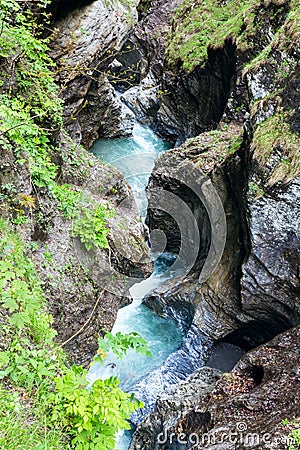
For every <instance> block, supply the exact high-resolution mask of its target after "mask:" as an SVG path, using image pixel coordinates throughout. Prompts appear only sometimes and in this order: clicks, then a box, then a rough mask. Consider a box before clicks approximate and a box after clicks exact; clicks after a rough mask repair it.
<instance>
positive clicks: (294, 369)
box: [131, 327, 300, 450]
mask: <svg viewBox="0 0 300 450" xmlns="http://www.w3.org/2000/svg"><path fill="white" fill-rule="evenodd" d="M299 333H300V329H299V327H296V328H294V329H291V330H289V331H287V332H285V333H283V334H281V335H279V336H277V337H276V338H275V339H273V340H272V341H270V342H269V343H268V344H265V345H262V346H260V347H258V348H257V349H255V350H253V351H251V352H249V353H247V354H246V355H244V356H243V357H242V359H241V360H240V361H239V362H238V363H237V365H236V366H235V368H234V369H233V371H231V372H230V373H224V374H223V375H222V377H221V379H220V380H219V381H218V382H217V385H216V386H215V388H214V389H213V390H212V391H211V386H212V384H213V380H212V379H211V378H208V381H209V386H208V389H209V391H210V392H209V393H208V394H207V395H204V396H203V393H205V390H204V391H203V385H202V381H200V380H199V376H200V379H201V376H202V374H205V373H206V371H207V369H206V368H205V367H204V368H202V369H200V370H199V371H198V372H195V374H193V375H192V376H191V377H189V378H187V379H186V380H185V381H184V382H182V383H179V385H177V387H173V388H172V390H170V391H167V392H166V393H165V394H163V395H162V396H161V397H159V400H158V402H157V406H156V408H155V410H154V412H153V413H152V414H151V415H150V416H149V417H148V418H147V419H146V420H145V421H144V422H143V423H142V424H141V425H140V426H139V427H138V429H137V431H136V432H135V434H134V438H133V442H132V446H131V449H132V450H133V449H143V450H150V449H151V450H152V449H153V450H156V449H170V450H185V449H190V448H192V449H194V450H197V449H199V450H200V449H204V448H205V449H206V448H207V449H211V450H212V449H214V450H216V449H218V450H219V449H220V450H221V449H232V450H233V449H245V448H257V449H262V448H268V449H280V450H281V449H283V448H286V445H287V442H288V441H287V439H288V435H289V428H288V427H285V426H284V425H282V420H284V419H288V422H289V421H290V422H292V421H293V419H295V418H297V417H298V418H299V413H300V409H299V400H300V399H299V392H300V390H299V387H300V366H299V356H300V353H299V338H300V334H299ZM212 374H213V376H217V374H216V372H212ZM202 380H203V379H202ZM199 381H200V383H199ZM184 387H187V390H186V391H184V389H182V388H184ZM176 389H177V390H176ZM184 398H186V399H187V403H186V404H185V405H184V406H183V403H182V402H183V399H184ZM190 400H192V401H191V402H190Z"/></svg>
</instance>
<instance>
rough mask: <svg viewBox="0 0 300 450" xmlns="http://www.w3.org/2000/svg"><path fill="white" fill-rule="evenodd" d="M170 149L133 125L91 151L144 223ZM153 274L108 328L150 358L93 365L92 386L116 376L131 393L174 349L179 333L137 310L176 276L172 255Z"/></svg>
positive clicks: (125, 440)
mask: <svg viewBox="0 0 300 450" xmlns="http://www.w3.org/2000/svg"><path fill="white" fill-rule="evenodd" d="M169 147H170V145H169V144H168V143H167V142H164V141H163V140H161V139H160V138H159V137H158V136H156V135H155V133H154V132H153V131H152V130H151V129H150V128H148V127H145V126H142V125H140V124H138V123H136V124H135V126H134V129H133V135H132V137H130V138H119V139H99V140H98V141H97V142H96V143H95V145H94V147H93V148H92V149H91V151H92V152H93V153H94V155H95V156H97V157H99V158H100V159H101V160H102V161H103V162H104V163H106V164H111V165H113V166H114V167H116V168H118V169H119V170H120V171H121V172H122V173H123V174H124V176H125V178H126V180H127V181H128V183H129V184H130V186H131V188H132V190H133V193H134V196H135V199H136V202H137V205H138V207H139V210H140V214H141V217H142V218H143V219H144V218H145V216H146V211H147V198H146V192H145V188H146V185H147V183H148V179H149V176H150V174H151V171H152V169H153V166H154V161H155V159H156V157H157V156H158V155H159V153H161V152H163V151H165V150H167V149H168V148H169ZM152 256H153V259H154V272H153V274H152V275H151V277H150V278H148V279H146V280H144V281H142V282H140V283H137V284H135V285H133V286H132V287H131V289H130V295H131V296H132V299H133V301H132V303H131V304H130V305H128V306H126V307H123V308H121V309H120V310H119V313H118V316H117V320H116V322H115V324H114V327H113V329H112V332H113V333H116V332H118V331H120V332H122V333H129V332H132V331H136V332H138V333H139V334H140V335H141V336H142V337H143V338H144V339H145V340H146V341H147V344H148V345H149V347H150V350H151V354H152V357H151V358H149V357H146V356H142V355H140V354H138V353H136V352H135V351H129V352H128V353H127V354H126V357H125V358H123V359H117V357H116V356H115V355H113V354H109V355H108V356H107V358H106V360H105V363H104V365H103V366H102V365H100V364H97V363H96V364H94V365H93V366H92V368H91V369H90V372H89V379H90V381H91V382H93V381H95V380H96V379H97V378H108V377H110V376H113V375H114V376H117V377H118V378H119V380H120V381H121V387H122V388H123V389H124V390H126V391H131V390H134V386H135V385H136V384H137V383H138V382H139V381H141V380H142V379H143V378H145V377H146V376H147V375H148V374H149V373H150V372H152V371H153V370H154V369H156V368H157V367H159V366H160V365H161V364H162V363H163V362H164V361H165V360H166V358H167V357H168V356H169V355H170V354H171V353H172V352H174V351H176V350H178V349H179V348H180V346H181V344H182V340H183V333H182V331H181V330H180V329H179V327H178V324H177V323H175V321H173V320H171V319H165V318H162V317H160V316H158V315H157V314H155V313H154V312H153V311H152V310H151V309H149V308H147V307H146V306H144V305H142V300H143V298H144V297H145V296H146V295H147V293H148V292H150V291H151V290H152V289H154V288H156V287H158V286H159V284H161V283H162V282H163V281H165V280H168V279H170V278H172V277H173V276H176V275H179V274H180V272H181V269H180V268H178V265H177V269H176V270H172V266H173V264H174V261H175V260H176V255H172V254H169V253H163V254H161V255H152ZM129 444H130V437H128V436H126V435H124V436H121V437H120V438H119V439H118V443H117V446H118V449H121V450H125V449H127V448H128V446H129Z"/></svg>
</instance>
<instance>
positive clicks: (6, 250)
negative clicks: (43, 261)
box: [0, 219, 50, 340]
mask: <svg viewBox="0 0 300 450" xmlns="http://www.w3.org/2000/svg"><path fill="white" fill-rule="evenodd" d="M0 229H1V231H0V257H1V259H0V289H1V293H0V304H1V305H2V307H3V308H5V309H7V311H8V313H9V323H10V325H11V327H12V328H13V329H14V330H16V331H17V332H18V333H21V331H22V332H24V330H25V331H26V332H27V333H29V334H30V335H31V336H32V337H33V338H34V340H39V339H40V330H39V326H38V321H39V320H41V321H42V323H43V324H44V321H45V313H44V312H43V310H42V309H43V304H44V298H43V292H42V289H41V286H40V283H39V280H38V278H37V277H36V274H35V270H34V265H33V263H32V261H31V260H29V259H28V258H27V257H26V256H25V251H24V246H23V244H22V242H21V240H20V238H19V236H18V235H17V234H16V233H14V232H13V231H12V230H11V229H10V228H9V225H8V224H7V223H6V221H4V220H3V219H0ZM49 329H50V328H49ZM49 329H48V330H47V332H49Z"/></svg>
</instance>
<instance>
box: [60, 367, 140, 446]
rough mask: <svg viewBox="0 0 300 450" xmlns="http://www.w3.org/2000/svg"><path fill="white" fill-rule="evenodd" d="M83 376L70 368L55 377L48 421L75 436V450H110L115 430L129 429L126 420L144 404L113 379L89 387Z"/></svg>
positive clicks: (84, 374)
mask: <svg viewBox="0 0 300 450" xmlns="http://www.w3.org/2000/svg"><path fill="white" fill-rule="evenodd" d="M86 374H87V373H86V371H85V370H83V369H82V368H77V367H72V368H71V369H69V370H68V371H67V373H66V374H65V375H64V376H63V377H58V378H56V392H55V393H54V394H53V395H52V402H53V409H52V411H53V412H52V417H51V420H52V421H53V423H54V424H55V423H56V422H57V421H59V422H60V423H63V424H64V426H65V427H66V429H67V430H68V431H69V433H71V434H72V435H74V437H73V439H72V445H73V446H74V448H75V449H76V450H89V449H96V448H101V449H103V450H112V449H114V445H115V438H114V435H115V434H116V433H117V431H118V429H119V428H121V429H127V428H129V424H128V422H127V420H126V419H129V417H130V415H131V413H132V412H133V411H135V410H136V409H138V408H140V407H141V406H143V405H142V403H141V402H139V401H138V400H135V399H134V396H133V395H131V394H127V393H125V392H123V391H122V390H121V389H120V388H119V380H118V379H117V378H116V377H111V378H109V379H106V380H96V381H95V382H94V383H93V385H92V386H90V387H89V388H88V382H87V380H86Z"/></svg>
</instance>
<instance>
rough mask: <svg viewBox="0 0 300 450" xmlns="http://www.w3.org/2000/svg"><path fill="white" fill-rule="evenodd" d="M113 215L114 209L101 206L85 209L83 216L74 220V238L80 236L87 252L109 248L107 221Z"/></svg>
mask: <svg viewBox="0 0 300 450" xmlns="http://www.w3.org/2000/svg"><path fill="white" fill-rule="evenodd" d="M113 215H114V211H113V209H111V208H109V207H107V206H104V205H101V204H98V205H96V206H92V207H90V208H84V209H83V210H82V211H81V216H80V217H78V218H76V219H75V220H74V225H73V233H74V236H79V238H80V240H81V242H82V243H83V244H84V245H85V248H86V249H87V250H91V249H96V248H108V241H107V236H108V234H109V228H108V227H107V219H108V218H109V217H112V216H113Z"/></svg>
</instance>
